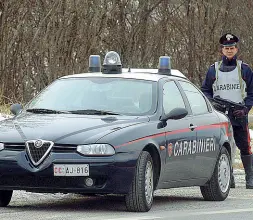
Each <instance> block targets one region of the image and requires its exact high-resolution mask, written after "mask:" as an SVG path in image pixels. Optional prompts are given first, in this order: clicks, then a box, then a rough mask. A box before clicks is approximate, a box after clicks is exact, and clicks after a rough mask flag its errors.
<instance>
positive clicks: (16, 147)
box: [4, 143, 25, 151]
mask: <svg viewBox="0 0 253 220" xmlns="http://www.w3.org/2000/svg"><path fill="white" fill-rule="evenodd" d="M4 149H6V150H12V151H23V150H25V143H4Z"/></svg>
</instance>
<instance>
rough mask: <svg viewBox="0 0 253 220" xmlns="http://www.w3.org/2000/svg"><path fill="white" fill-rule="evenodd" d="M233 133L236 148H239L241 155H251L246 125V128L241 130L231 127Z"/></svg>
mask: <svg viewBox="0 0 253 220" xmlns="http://www.w3.org/2000/svg"><path fill="white" fill-rule="evenodd" d="M233 132H234V138H235V143H236V146H237V147H238V148H239V150H240V152H241V155H250V154H252V151H251V146H250V134H249V128H248V125H246V128H243V127H242V126H234V125H233Z"/></svg>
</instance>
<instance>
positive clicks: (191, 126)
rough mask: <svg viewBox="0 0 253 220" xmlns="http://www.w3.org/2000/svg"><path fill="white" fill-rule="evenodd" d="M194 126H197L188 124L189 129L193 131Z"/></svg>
mask: <svg viewBox="0 0 253 220" xmlns="http://www.w3.org/2000/svg"><path fill="white" fill-rule="evenodd" d="M195 128H197V126H196V125H193V124H190V126H189V129H191V130H192V131H193V130H194V129H195Z"/></svg>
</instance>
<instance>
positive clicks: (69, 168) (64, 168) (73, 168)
mask: <svg viewBox="0 0 253 220" xmlns="http://www.w3.org/2000/svg"><path fill="white" fill-rule="evenodd" d="M54 176H89V164H54Z"/></svg>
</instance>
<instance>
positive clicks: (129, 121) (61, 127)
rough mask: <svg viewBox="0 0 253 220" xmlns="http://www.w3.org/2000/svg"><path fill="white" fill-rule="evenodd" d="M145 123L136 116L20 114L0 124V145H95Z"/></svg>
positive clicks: (146, 118) (145, 120)
mask: <svg viewBox="0 0 253 220" xmlns="http://www.w3.org/2000/svg"><path fill="white" fill-rule="evenodd" d="M147 121H149V118H148V117H136V116H114V115H113V116H108V115H107V116H94V115H73V114H54V115H53V114H33V113H23V114H20V115H18V116H17V117H15V118H12V119H7V120H4V121H2V122H1V123H0V142H15V143H17V142H24V141H27V140H37V139H43V140H50V141H53V142H55V143H57V142H58V143H69V144H78V143H95V142H96V141H98V140H99V139H100V138H102V137H104V136H105V135H107V134H109V133H111V132H114V131H116V130H119V129H122V128H125V127H128V126H133V125H135V124H139V123H144V122H147Z"/></svg>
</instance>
